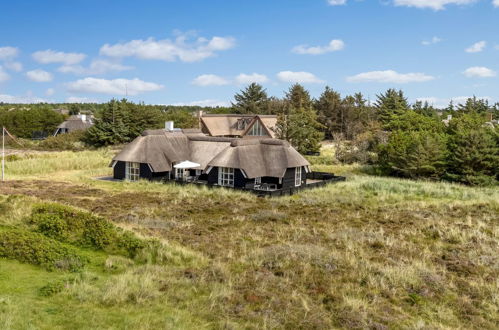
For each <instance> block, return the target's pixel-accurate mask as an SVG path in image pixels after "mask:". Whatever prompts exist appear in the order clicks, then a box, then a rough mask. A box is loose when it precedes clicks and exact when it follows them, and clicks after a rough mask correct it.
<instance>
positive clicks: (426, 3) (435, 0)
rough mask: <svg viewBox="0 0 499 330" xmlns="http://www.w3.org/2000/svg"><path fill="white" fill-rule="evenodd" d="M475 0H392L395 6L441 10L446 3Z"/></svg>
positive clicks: (461, 3)
mask: <svg viewBox="0 0 499 330" xmlns="http://www.w3.org/2000/svg"><path fill="white" fill-rule="evenodd" d="M476 1H477V0H394V1H393V3H394V4H395V6H405V7H415V8H430V9H433V10H443V9H445V7H446V6H447V5H468V4H472V3H474V2H476Z"/></svg>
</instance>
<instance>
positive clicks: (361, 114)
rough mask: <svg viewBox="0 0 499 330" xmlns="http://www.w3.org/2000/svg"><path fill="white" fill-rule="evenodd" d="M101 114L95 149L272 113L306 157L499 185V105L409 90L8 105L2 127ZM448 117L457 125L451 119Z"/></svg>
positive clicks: (24, 127)
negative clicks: (328, 152) (189, 101)
mask: <svg viewBox="0 0 499 330" xmlns="http://www.w3.org/2000/svg"><path fill="white" fill-rule="evenodd" d="M54 108H66V109H68V110H69V113H70V114H77V113H80V112H87V113H91V114H94V115H95V118H96V120H95V122H96V124H95V125H94V126H93V127H91V128H90V129H89V130H88V131H87V132H86V133H85V134H84V135H82V134H79V135H77V136H78V139H81V140H82V141H83V142H85V143H86V144H87V145H88V146H93V147H101V146H107V145H115V144H122V143H128V142H130V141H132V140H133V139H134V138H135V137H137V136H138V135H140V134H141V133H142V132H143V131H144V130H145V129H154V128H162V127H164V122H165V121H168V120H172V121H174V122H175V126H176V127H179V128H190V127H197V125H198V122H197V118H196V116H195V113H196V112H197V111H198V110H203V111H205V112H207V113H238V114H272V115H276V116H277V118H278V121H277V125H276V128H275V130H276V135H277V136H278V137H279V138H281V139H285V140H288V141H290V143H291V144H292V145H293V146H294V147H295V148H296V149H297V150H298V151H299V152H301V153H303V154H310V153H316V152H318V151H320V148H321V143H322V141H323V140H324V139H328V140H332V141H334V143H335V145H336V148H335V158H336V159H337V160H338V161H339V162H342V163H361V164H370V165H374V167H375V168H376V169H377V170H378V171H379V172H380V173H381V174H385V175H392V176H398V177H407V178H426V179H434V180H441V179H445V180H450V181H456V182H462V183H467V184H494V183H497V181H498V179H499V129H498V128H497V126H498V125H497V122H496V124H495V126H494V124H493V123H492V122H491V120H492V119H495V120H497V119H498V118H499V104H492V105H491V104H489V102H488V101H487V100H483V99H477V98H476V97H472V98H469V99H467V100H466V101H465V102H464V103H462V104H457V105H455V104H454V103H452V102H451V103H450V104H449V105H448V106H447V107H446V108H445V109H436V108H434V107H433V106H432V105H430V104H428V103H427V102H420V101H418V102H415V103H414V104H410V103H409V102H408V100H407V98H406V97H405V95H404V93H403V91H401V90H395V89H389V90H387V91H386V92H384V93H381V94H379V95H377V96H376V99H375V100H374V102H372V103H371V102H368V101H367V100H366V98H365V97H364V95H362V94H361V93H356V94H354V95H347V96H342V95H341V94H340V93H339V92H337V91H335V90H333V89H332V88H330V87H325V89H324V91H323V92H322V93H321V95H320V96H319V97H318V98H317V99H314V98H312V97H311V96H310V93H309V92H308V91H307V90H306V89H305V88H304V87H303V86H302V85H300V84H294V85H292V86H291V87H290V88H289V89H288V90H287V91H286V92H285V93H284V96H283V97H281V98H280V97H275V96H268V94H267V92H266V90H265V89H264V88H263V86H261V85H259V84H256V83H253V84H250V85H248V86H247V87H246V88H244V89H242V90H241V91H240V92H238V93H236V94H235V95H234V102H233V103H232V104H231V106H230V107H217V108H210V107H198V106H162V105H146V104H143V103H133V102H130V101H128V100H126V99H123V100H114V99H113V100H111V101H110V102H108V103H104V104H57V105H54V104H51V105H49V104H36V105H6V104H0V125H2V126H6V127H7V129H8V130H9V131H10V132H11V133H12V134H14V135H16V136H18V137H22V138H32V137H33V134H34V132H37V131H49V132H53V131H54V130H55V128H56V127H57V126H58V125H59V124H60V123H61V122H62V121H63V120H64V119H65V118H66V117H67V116H64V115H61V114H60V113H58V112H55V111H53V110H54ZM448 115H452V119H451V120H449V121H444V119H446V118H447V116H448Z"/></svg>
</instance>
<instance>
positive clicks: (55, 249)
mask: <svg viewBox="0 0 499 330" xmlns="http://www.w3.org/2000/svg"><path fill="white" fill-rule="evenodd" d="M0 257H4V258H9V259H14V260H18V261H20V262H25V263H30V264H33V265H39V266H42V267H44V268H46V269H48V270H54V269H61V270H69V271H78V270H80V269H81V268H83V266H84V265H85V263H87V259H86V258H85V257H82V256H81V255H79V254H78V253H77V251H76V250H75V249H73V248H71V247H68V246H65V245H64V244H61V243H60V242H57V241H55V240H53V239H50V238H47V237H45V236H43V235H41V234H38V233H33V232H28V231H23V230H17V229H9V230H3V231H0Z"/></svg>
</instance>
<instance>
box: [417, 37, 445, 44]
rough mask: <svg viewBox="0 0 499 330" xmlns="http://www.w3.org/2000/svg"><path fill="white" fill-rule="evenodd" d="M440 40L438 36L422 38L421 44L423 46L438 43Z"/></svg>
mask: <svg viewBox="0 0 499 330" xmlns="http://www.w3.org/2000/svg"><path fill="white" fill-rule="evenodd" d="M440 41H442V39H440V38H439V37H433V38H431V39H430V40H423V41H422V42H421V44H422V45H423V46H429V45H434V44H438V43H439V42H440Z"/></svg>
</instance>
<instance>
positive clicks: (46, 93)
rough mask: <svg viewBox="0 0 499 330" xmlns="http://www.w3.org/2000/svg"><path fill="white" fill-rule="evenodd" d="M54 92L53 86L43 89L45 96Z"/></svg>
mask: <svg viewBox="0 0 499 330" xmlns="http://www.w3.org/2000/svg"><path fill="white" fill-rule="evenodd" d="M54 94H55V89H53V88H47V90H46V91H45V95H47V96H52V95H54Z"/></svg>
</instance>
